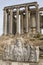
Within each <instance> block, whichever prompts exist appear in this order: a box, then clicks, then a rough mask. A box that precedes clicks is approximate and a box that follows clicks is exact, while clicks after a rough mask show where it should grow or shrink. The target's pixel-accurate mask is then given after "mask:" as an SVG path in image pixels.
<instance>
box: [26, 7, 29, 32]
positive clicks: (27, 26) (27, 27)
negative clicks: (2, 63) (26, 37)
mask: <svg viewBox="0 0 43 65" xmlns="http://www.w3.org/2000/svg"><path fill="white" fill-rule="evenodd" d="M28 31H29V21H28V6H26V32H28Z"/></svg>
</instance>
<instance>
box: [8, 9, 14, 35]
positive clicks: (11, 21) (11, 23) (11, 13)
mask: <svg viewBox="0 0 43 65" xmlns="http://www.w3.org/2000/svg"><path fill="white" fill-rule="evenodd" d="M9 30H10V33H11V34H12V33H13V10H12V9H10V29H9Z"/></svg>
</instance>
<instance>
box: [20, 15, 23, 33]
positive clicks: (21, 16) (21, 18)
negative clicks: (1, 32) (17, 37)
mask: <svg viewBox="0 0 43 65" xmlns="http://www.w3.org/2000/svg"><path fill="white" fill-rule="evenodd" d="M20 21H21V33H22V34H23V32H24V31H23V14H21V15H20Z"/></svg>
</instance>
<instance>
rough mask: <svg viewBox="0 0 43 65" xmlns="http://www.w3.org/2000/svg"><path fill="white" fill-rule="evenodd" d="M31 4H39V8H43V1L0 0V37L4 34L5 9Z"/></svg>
mask: <svg viewBox="0 0 43 65" xmlns="http://www.w3.org/2000/svg"><path fill="white" fill-rule="evenodd" d="M29 2H38V4H39V7H43V0H0V35H2V34H3V8H4V7H6V6H10V5H16V4H22V3H29Z"/></svg>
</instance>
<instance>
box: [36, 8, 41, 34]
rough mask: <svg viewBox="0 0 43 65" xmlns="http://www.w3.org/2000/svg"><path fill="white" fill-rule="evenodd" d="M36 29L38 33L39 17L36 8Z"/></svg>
mask: <svg viewBox="0 0 43 65" xmlns="http://www.w3.org/2000/svg"><path fill="white" fill-rule="evenodd" d="M36 29H37V32H38V33H40V16H39V10H38V7H37V10H36Z"/></svg>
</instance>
